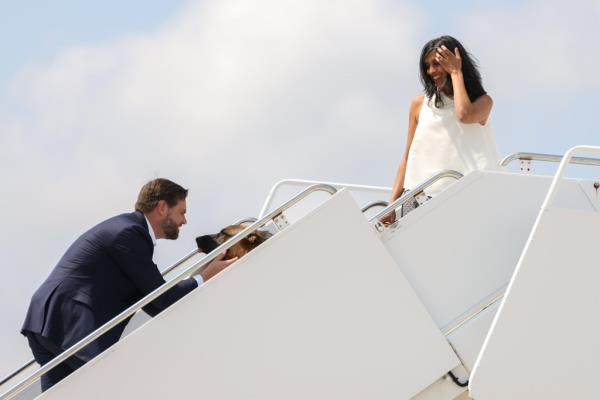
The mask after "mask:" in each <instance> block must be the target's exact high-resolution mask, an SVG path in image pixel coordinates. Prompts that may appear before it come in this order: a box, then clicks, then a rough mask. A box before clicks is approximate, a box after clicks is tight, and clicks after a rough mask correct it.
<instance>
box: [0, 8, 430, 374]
mask: <svg viewBox="0 0 600 400" xmlns="http://www.w3.org/2000/svg"><path fill="white" fill-rule="evenodd" d="M420 23H421V17H420V15H419V13H418V12H416V11H415V10H413V9H412V8H410V7H408V6H405V5H398V4H392V3H391V2H387V1H372V2H363V1H358V0H355V1H341V0H339V1H333V2H326V3H323V2H317V1H305V2H294V1H275V0H261V1H255V2H251V3H249V2H245V1H242V0H229V1H226V2H222V1H198V2H195V3H193V4H191V5H190V6H189V7H187V8H186V9H185V10H183V11H182V12H181V13H180V14H179V15H178V16H177V17H175V18H174V19H172V20H170V21H168V22H167V23H166V24H165V26H163V28H162V29H160V30H158V31H157V32H156V33H153V34H148V35H138V36H130V37H125V38H121V39H119V40H116V41H112V42H108V43H103V44H98V45H96V46H80V47H71V48H67V49H64V51H62V52H61V53H60V54H58V55H57V56H56V58H55V59H54V60H53V62H52V63H51V64H49V65H42V66H37V67H33V68H29V69H28V70H26V71H24V72H23V73H22V74H21V76H20V79H19V80H18V82H17V83H15V85H14V94H13V97H12V98H11V103H14V104H17V105H18V106H19V107H21V109H22V110H21V111H22V112H19V113H18V114H15V115H17V117H14V116H13V117H12V118H8V117H6V116H4V117H3V118H2V119H1V120H0V133H1V134H0V144H2V150H0V151H2V159H1V160H0V166H1V167H2V169H3V170H4V171H11V173H10V174H8V175H9V176H8V177H7V178H5V185H4V188H3V193H8V194H9V195H4V196H2V200H0V205H1V206H2V207H3V209H5V210H12V212H8V213H7V214H8V215H7V217H6V218H5V226H8V227H11V229H9V230H6V229H5V230H4V231H3V232H2V233H1V234H0V240H1V241H2V242H3V243H4V244H5V246H6V251H5V254H3V258H4V261H5V262H4V263H3V267H2V271H1V272H2V274H3V276H5V277H8V278H7V279H4V280H3V282H4V283H2V289H1V290H0V292H1V293H2V296H3V297H5V298H3V299H2V300H3V304H9V302H11V303H12V304H15V307H12V309H11V310H10V311H9V312H7V313H5V312H3V319H4V320H3V325H2V326H3V328H2V329H3V332H1V333H0V334H1V335H4V336H6V337H7V339H6V341H3V343H6V344H7V345H12V344H15V343H17V341H18V340H19V339H18V337H16V335H15V334H14V332H15V331H16V330H17V327H18V324H19V323H20V322H21V319H22V317H23V315H24V311H25V308H26V305H27V302H28V299H29V297H30V295H31V294H32V292H33V290H34V289H35V287H36V286H37V285H38V284H39V282H40V281H41V280H42V279H43V278H44V276H45V274H46V273H47V271H48V270H49V269H50V268H51V267H52V266H53V263H55V262H56V260H57V259H58V257H59V256H60V254H61V252H62V251H64V249H65V248H66V246H67V245H68V244H69V243H70V242H71V241H72V240H73V239H74V238H75V236H76V235H78V234H79V233H81V232H82V231H83V230H84V229H86V228H89V227H90V226H91V225H92V224H94V223H96V222H99V221H100V220H101V219H102V218H106V217H109V216H111V215H112V214H115V213H118V212H123V211H127V210H129V209H130V208H131V206H132V204H133V201H134V199H135V196H136V194H137V190H138V189H139V187H140V186H141V184H142V183H144V182H145V181H146V180H148V179H151V178H153V177H155V176H166V177H170V178H172V179H174V180H176V181H178V182H181V183H182V184H184V185H186V186H188V187H190V188H191V192H190V199H189V209H190V210H189V217H190V218H189V220H190V224H189V226H188V227H185V228H184V231H183V232H184V235H183V237H182V238H181V239H180V240H178V241H177V242H175V243H168V244H167V243H161V246H159V254H158V261H159V264H161V263H162V264H163V265H164V263H165V262H166V260H171V261H172V260H174V259H176V258H177V257H178V256H180V255H181V254H182V253H183V252H185V251H186V250H189V249H190V246H192V245H193V242H192V238H193V237H194V236H195V235H196V234H199V233H203V232H206V231H210V230H214V229H216V228H217V227H220V226H221V225H223V224H226V223H229V222H231V221H232V220H235V219H237V218H240V217H245V216H248V215H252V214H255V213H257V212H258V210H259V208H260V205H261V202H262V200H263V199H264V197H265V196H266V194H267V192H268V189H269V188H270V186H271V185H272V184H273V183H275V182H276V181H277V180H279V179H282V178H285V177H299V178H317V179H323V180H332V181H354V182H357V183H370V184H379V185H386V184H389V183H390V182H391V180H392V178H393V173H394V169H395V164H396V162H397V157H398V156H399V154H400V150H401V145H402V141H401V137H400V136H401V134H402V132H403V130H404V126H405V115H404V114H405V111H404V110H405V108H406V102H407V100H406V99H408V98H410V97H411V96H412V95H413V94H414V92H415V90H417V88H418V86H417V81H416V79H415V68H414V65H415V64H416V60H415V54H417V52H418V46H416V47H415V45H414V44H415V43H416V39H415V35H416V32H417V30H418V26H419V24H420ZM407 60H410V62H407ZM14 104H13V105H14ZM399 111H400V112H399ZM3 247H4V246H3ZM161 248H162V250H161ZM5 286H10V287H11V288H13V289H14V290H12V289H11V290H8V289H7V288H6V287H5ZM5 329H6V330H7V331H6V332H4V330H5ZM9 338H10V339H9ZM19 343H20V342H19ZM23 343H24V342H23ZM19 345H20V344H19ZM3 346H4V344H3ZM15 346H17V345H16V344H15ZM26 353H27V352H26V350H25V354H26ZM15 357H17V358H18V357H22V355H17V356H15ZM2 362H3V363H4V362H6V364H5V365H0V375H2V372H3V371H6V372H7V371H8V369H9V368H10V367H14V365H15V364H17V363H18V362H17V361H16V360H15V359H14V358H13V359H8V360H5V359H4V358H3V360H2Z"/></svg>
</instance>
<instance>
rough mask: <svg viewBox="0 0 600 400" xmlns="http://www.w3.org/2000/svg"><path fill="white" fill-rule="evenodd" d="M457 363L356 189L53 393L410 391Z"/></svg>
mask: <svg viewBox="0 0 600 400" xmlns="http://www.w3.org/2000/svg"><path fill="white" fill-rule="evenodd" d="M458 363H459V361H458V359H457V358H456V357H455V355H454V354H453V352H452V351H451V349H450V347H449V346H448V344H447V342H446V341H445V340H444V338H443V336H442V335H441V333H440V331H439V329H438V328H437V327H436V325H435V323H434V322H433V320H432V319H431V317H430V316H429V314H428V313H427V311H426V310H425V308H424V306H423V304H422V303H421V302H420V301H419V299H418V297H417V296H416V294H415V293H414V291H413V290H412V288H411V286H410V284H409V283H408V281H407V280H406V279H405V277H404V276H403V274H402V273H401V271H400V269H399V268H398V267H397V265H396V264H395V263H394V261H393V259H392V258H391V257H390V255H389V254H388V253H387V251H386V249H385V247H384V246H383V245H382V243H381V242H380V241H379V240H378V238H377V236H376V234H375V232H374V230H373V229H372V227H371V226H370V225H369V224H368V223H367V222H366V220H365V218H364V216H363V215H362V214H361V213H360V211H359V207H358V206H357V205H356V203H355V202H354V201H353V200H352V198H351V197H350V195H349V194H348V193H347V192H342V193H339V194H338V195H336V196H334V197H333V198H331V199H330V200H329V201H327V202H326V203H325V204H324V205H322V206H321V207H319V208H318V209H317V210H315V211H314V212H312V213H311V214H310V215H308V216H307V217H305V218H303V219H302V220H301V221H299V222H297V223H296V224H293V225H291V226H290V227H289V228H287V229H286V230H285V231H284V232H282V233H280V234H279V235H277V236H275V237H273V238H272V239H270V240H269V241H267V242H266V243H265V244H263V245H262V246H261V247H259V248H258V249H256V250H255V251H254V252H252V253H251V254H249V255H248V256H246V257H244V258H243V259H241V260H240V261H239V262H237V263H236V264H235V265H234V266H232V267H231V268H230V269H228V270H226V271H224V272H223V273H222V274H220V275H219V276H217V277H215V278H214V279H213V280H211V281H209V282H207V283H206V284H205V285H204V286H203V287H201V288H199V289H198V290H196V291H194V292H192V293H191V294H190V295H188V296H187V297H185V298H184V299H182V300H181V301H179V302H178V303H177V304H175V305H174V306H173V307H171V308H170V309H169V310H167V311H165V312H164V313H162V314H161V315H160V316H158V317H157V318H154V319H153V320H151V321H149V322H148V323H147V324H146V325H144V326H143V327H141V328H140V329H139V330H138V331H136V332H134V333H132V334H131V335H130V336H128V337H126V338H125V339H123V340H122V341H121V342H119V343H117V344H116V345H115V346H113V347H112V348H111V349H109V351H107V352H106V353H104V354H103V355H101V356H100V357H98V358H97V359H95V360H94V361H92V362H91V363H89V364H88V365H86V366H84V367H83V368H81V369H80V370H78V371H77V372H76V373H74V374H73V375H71V376H70V377H68V378H67V379H66V380H65V381H64V382H63V383H62V384H59V385H57V386H55V387H54V388H52V389H51V390H49V391H48V392H46V393H44V394H43V395H42V397H41V398H43V399H76V398H85V399H106V398H114V399H117V398H132V399H133V398H140V399H142V398H143V399H164V398H198V397H203V398H204V397H206V398H211V399H260V400H264V399H278V400H279V399H282V398H285V399H307V398H323V399H344V400H346V399H366V398H376V399H408V398H410V397H412V396H414V395H415V394H417V393H418V392H419V391H421V390H422V389H424V388H425V387H427V386H428V385H430V384H431V383H432V382H434V381H436V380H437V379H438V378H439V377H441V376H442V375H443V374H444V373H445V372H446V371H448V370H450V369H453V368H454V367H456V366H457V365H458Z"/></svg>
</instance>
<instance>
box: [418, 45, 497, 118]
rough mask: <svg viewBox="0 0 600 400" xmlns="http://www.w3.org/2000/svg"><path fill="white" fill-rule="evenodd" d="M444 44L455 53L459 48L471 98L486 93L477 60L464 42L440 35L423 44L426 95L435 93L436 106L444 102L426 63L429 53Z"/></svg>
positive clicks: (429, 97)
mask: <svg viewBox="0 0 600 400" xmlns="http://www.w3.org/2000/svg"><path fill="white" fill-rule="evenodd" d="M442 45H444V46H446V48H447V49H448V50H450V51H451V52H452V53H454V49H455V48H458V51H459V52H460V57H461V59H462V68H461V69H462V73H463V78H464V80H465V89H467V94H468V95H469V99H470V100H471V101H475V100H477V99H478V98H479V97H480V96H483V95H484V94H486V91H485V90H484V89H483V85H482V84H481V74H480V73H479V70H478V69H477V68H478V65H477V62H476V61H475V60H474V59H473V57H472V56H471V54H469V52H468V51H467V50H466V49H465V48H464V47H463V45H462V44H460V42H459V41H458V40H456V39H454V38H453V37H452V36H440V37H439V38H435V39H432V40H430V41H429V42H427V43H425V46H423V50H421V59H420V60H419V71H420V75H421V83H422V84H423V87H424V89H425V95H426V96H427V98H428V99H431V98H433V95H435V106H436V107H441V106H442V105H443V104H444V102H443V101H442V98H441V96H440V95H439V91H438V89H437V87H436V86H435V83H433V79H431V77H430V76H429V75H428V74H427V66H426V65H425V57H427V55H428V54H429V53H430V52H431V51H433V50H435V49H437V48H438V47H441V46H442ZM447 84H450V85H451V82H450V80H448V81H447ZM450 91H452V86H450Z"/></svg>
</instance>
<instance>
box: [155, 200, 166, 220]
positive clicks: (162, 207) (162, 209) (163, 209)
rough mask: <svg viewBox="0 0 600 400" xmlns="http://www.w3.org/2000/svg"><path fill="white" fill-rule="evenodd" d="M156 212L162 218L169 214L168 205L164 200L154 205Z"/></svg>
mask: <svg viewBox="0 0 600 400" xmlns="http://www.w3.org/2000/svg"><path fill="white" fill-rule="evenodd" d="M156 210H157V211H158V215H160V216H161V217H163V216H165V215H167V213H168V212H169V205H168V204H167V202H166V201H165V200H159V201H158V203H157V204H156Z"/></svg>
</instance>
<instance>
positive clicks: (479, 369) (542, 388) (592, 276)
mask: <svg viewBox="0 0 600 400" xmlns="http://www.w3.org/2000/svg"><path fill="white" fill-rule="evenodd" d="M580 151H586V152H589V151H591V152H595V153H600V148H591V147H588V146H581V147H575V148H572V149H571V150H569V151H568V152H567V153H566V154H565V157H564V158H563V161H562V162H561V165H560V167H559V169H558V172H557V174H556V176H555V178H554V180H553V182H552V185H551V188H550V190H549V191H548V195H547V196H546V198H545V200H544V203H543V205H542V207H541V211H540V213H539V215H538V217H537V221H536V223H535V226H534V228H533V229H532V232H531V235H530V237H529V239H528V242H527V244H526V246H525V248H524V250H523V253H522V256H521V258H520V260H519V263H518V266H517V268H516V271H515V273H514V275H513V277H512V279H511V282H510V285H509V288H508V290H507V293H506V295H505V298H504V300H503V302H502V304H501V306H500V310H499V311H498V313H497V315H496V317H495V319H494V322H493V324H492V327H491V329H490V332H489V334H488V336H487V338H486V340H485V343H484V346H483V349H482V351H481V353H480V355H479V357H478V359H477V362H476V365H475V368H474V371H473V374H472V380H471V384H470V391H471V397H472V398H474V399H476V400H495V399H498V400H499V399H507V398H510V399H517V400H518V399H532V398H535V399H538V398H539V399H549V400H553V399H556V400H558V399H565V398H574V399H575V398H577V399H580V398H582V399H592V398H597V397H598V393H597V392H598V389H597V376H596V375H597V370H598V368H597V365H598V359H599V358H600V344H599V342H598V338H597V332H598V329H599V328H600V317H598V309H599V308H600V296H598V282H599V281H600V269H598V268H597V266H598V257H597V245H598V239H599V233H600V214H599V213H598V212H597V211H596V210H594V211H587V210H572V209H564V208H561V207H559V206H557V204H556V200H555V199H556V197H557V196H558V195H560V194H561V193H564V189H565V182H564V181H563V180H562V179H561V178H562V175H563V174H564V171H565V168H566V166H567V164H568V162H569V159H570V158H571V157H573V155H574V154H575V153H577V152H580ZM559 188H560V191H559Z"/></svg>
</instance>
